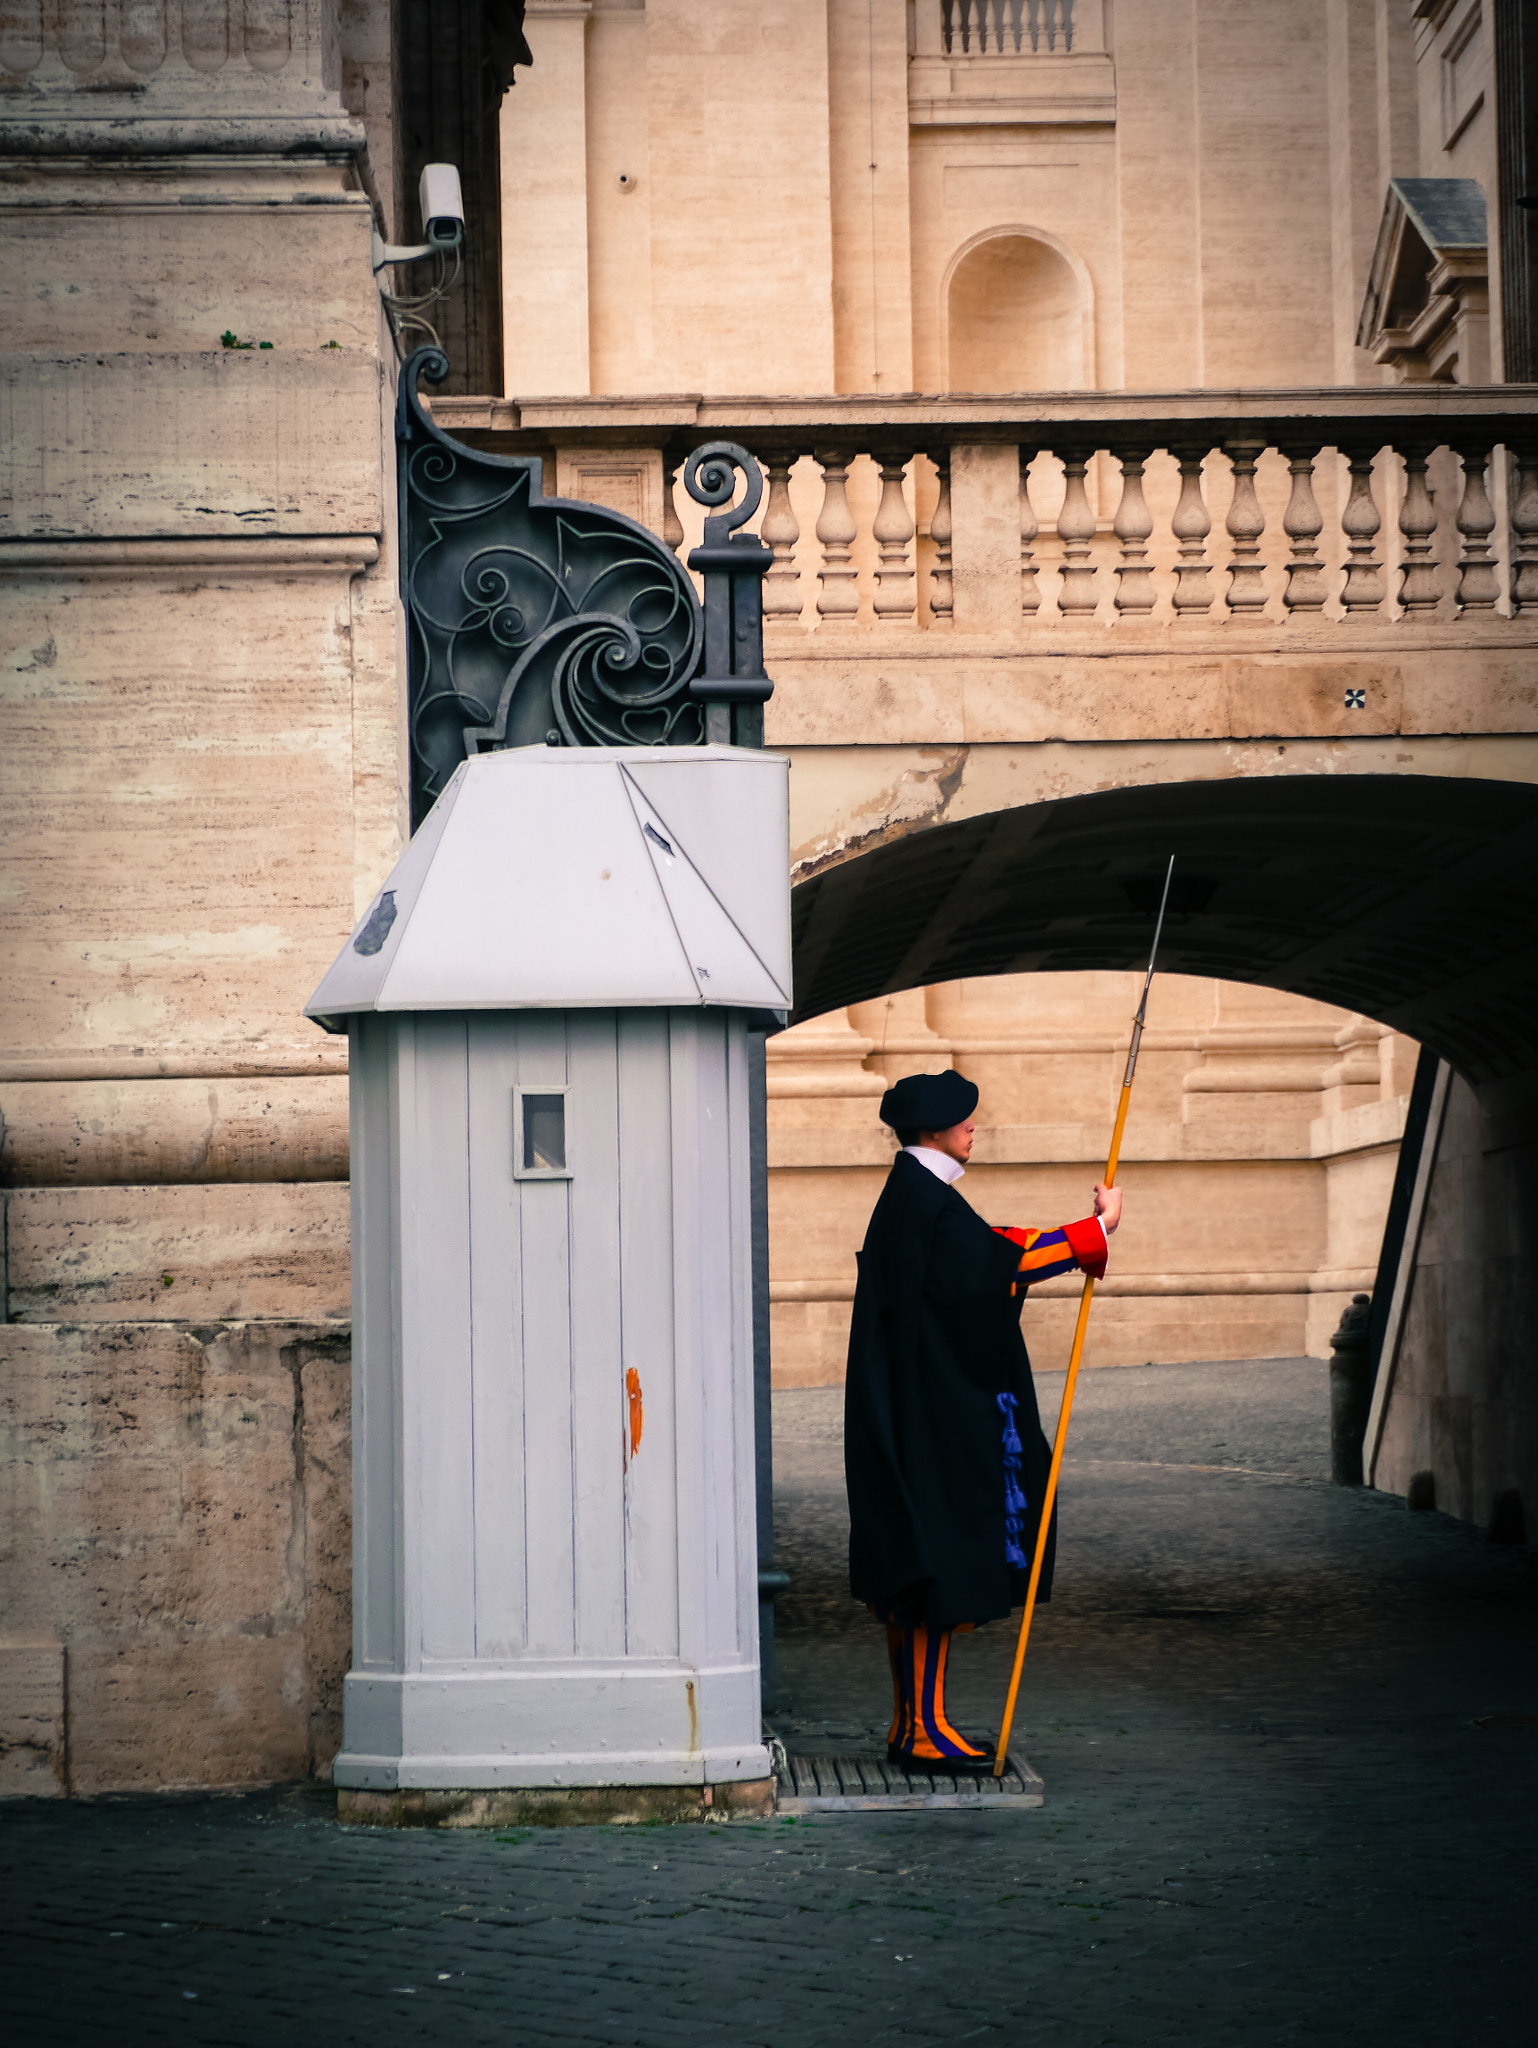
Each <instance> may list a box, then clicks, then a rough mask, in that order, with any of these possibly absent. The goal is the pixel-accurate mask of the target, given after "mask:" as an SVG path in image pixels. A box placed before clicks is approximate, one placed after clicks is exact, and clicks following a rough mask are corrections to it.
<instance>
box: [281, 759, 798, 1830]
mask: <svg viewBox="0 0 1538 2048" xmlns="http://www.w3.org/2000/svg"><path fill="white" fill-rule="evenodd" d="M789 1004H790V891H789V829H788V766H787V763H786V761H785V760H784V758H783V757H781V756H776V755H771V754H762V753H757V752H750V751H747V750H743V749H738V748H731V747H666V748H664V747H657V748H636V749H618V748H584V749H576V748H571V749H564V748H562V749H555V748H544V747H538V748H521V749H517V750H512V751H507V752H503V753H496V754H489V755H483V756H478V757H476V758H473V759H471V760H469V761H467V762H465V763H464V764H463V766H461V767H460V769H459V770H458V771H457V773H456V774H455V776H454V778H453V780H452V781H451V782H450V784H449V785H448V787H447V789H446V790H445V791H444V793H443V795H442V796H441V797H440V798H439V800H438V803H437V804H436V806H435V807H434V809H433V811H432V813H431V814H430V816H429V817H428V818H427V819H426V821H425V822H424V824H423V825H422V827H421V829H420V831H419V832H418V833H417V835H416V837H415V839H413V840H412V842H411V844H410V846H409V847H408V848H407V849H406V851H405V853H404V854H403V855H402V856H401V859H400V860H399V862H398V863H397V864H396V867H395V870H394V872H393V873H392V874H391V876H390V879H389V881H388V882H387V883H386V885H385V887H384V888H383V889H382V890H381V891H380V893H379V895H378V896H377V897H376V898H375V900H374V902H373V904H372V905H371V906H370V908H369V911H368V913H367V915H366V916H365V917H364V918H363V920H362V921H361V923H360V924H359V926H358V928H357V930H356V932H355V933H354V934H353V937H352V938H351V939H350V940H349V942H348V944H347V945H346V946H345V947H344V948H343V950H342V952H341V953H340V954H339V955H338V957H337V960H336V961H335V963H334V964H333V966H332V967H331V970H330V972H329V973H328V974H327V975H326V978H325V979H324V981H323V982H322V983H321V985H320V987H319V988H318V989H317V990H316V992H315V995H314V996H313V998H312V999H311V1001H310V1002H309V1004H308V1005H307V1006H306V1015H308V1016H310V1017H313V1018H315V1019H317V1020H318V1021H319V1022H321V1023H323V1024H324V1025H325V1026H326V1027H327V1028H328V1029H331V1030H341V1029H343V1028H345V1029H346V1030H347V1032H348V1035H349V1039H350V1050H351V1079H350V1097H351V1123H352V1244H353V1333H354V1334H353V1341H354V1366H353V1443H354V1450H353V1471H354V1536H353V1601H354V1617H355V1618H354V1628H353V1666H352V1669H351V1671H350V1672H349V1673H348V1676H347V1683H346V1694H345V1733H344V1737H343V1747H342V1751H341V1754H340V1755H339V1756H338V1757H337V1760H336V1766H335V1779H336V1782H337V1784H338V1785H340V1786H344V1787H351V1788H356V1789H375V1790H385V1791H388V1790H396V1789H407V1788H417V1787H420V1788H466V1789H475V1788H495V1787H498V1786H519V1785H531V1786H538V1785H682V1784H715V1783H724V1782H731V1781H734V1780H743V1779H762V1778H766V1777H768V1775H769V1772H770V1763H769V1757H768V1754H767V1751H766V1750H765V1748H764V1746H763V1740H762V1730H761V1723H760V1705H759V1673H758V1581H757V1556H756V1545H755V1538H754V1469H753V1361H752V1324H751V1270H750V1252H749V1201H750V1189H749V1178H748V1093H747V1089H748V1069H747V1056H746V1036H747V1031H748V1028H749V1014H750V1012H752V1011H755V1010H756V1011H764V1010H778V1011H783V1010H785V1009H786V1008H788V1007H789Z"/></svg>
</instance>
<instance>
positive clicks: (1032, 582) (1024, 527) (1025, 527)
mask: <svg viewBox="0 0 1538 2048" xmlns="http://www.w3.org/2000/svg"><path fill="white" fill-rule="evenodd" d="M1031 452H1032V451H1031V450H1030V449H1028V448H1022V449H1021V450H1020V609H1021V611H1022V612H1023V613H1024V615H1025V616H1026V618H1028V619H1034V618H1035V616H1036V614H1037V612H1039V611H1040V610H1041V591H1040V589H1039V588H1038V586H1037V583H1036V573H1037V572H1036V550H1035V547H1034V545H1033V543H1034V542H1035V539H1036V536H1037V534H1038V533H1039V532H1040V531H1041V528H1040V527H1039V526H1038V525H1037V523H1036V508H1035V506H1034V505H1033V504H1032V503H1031V480H1030V476H1029V475H1028V471H1029V469H1030V463H1031Z"/></svg>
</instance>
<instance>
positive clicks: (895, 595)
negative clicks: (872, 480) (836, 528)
mask: <svg viewBox="0 0 1538 2048" xmlns="http://www.w3.org/2000/svg"><path fill="white" fill-rule="evenodd" d="M910 459H911V458H909V457H908V456H904V455H900V456H898V457H897V458H896V459H895V460H893V461H891V462H883V463H882V464H881V503H880V504H879V505H878V506H877V507H876V518H875V523H874V525H873V526H872V527H871V534H872V536H873V537H874V539H875V542H876V545H877V547H878V548H879V549H880V550H881V560H880V563H879V564H878V566H877V569H876V595H875V598H874V600H873V602H874V604H875V608H876V617H877V618H878V619H879V620H883V621H884V622H885V623H886V624H888V625H902V626H908V625H911V624H912V623H913V614H914V609H915V607H916V606H917V604H918V578H917V576H916V575H915V574H914V571H913V567H912V564H911V563H910V562H909V559H908V543H909V541H911V540H912V538H913V535H914V525H913V514H912V513H911V512H910V511H909V510H908V500H907V498H906V497H905V496H904V495H903V473H904V471H905V470H906V468H907V466H908V462H909V460H910Z"/></svg>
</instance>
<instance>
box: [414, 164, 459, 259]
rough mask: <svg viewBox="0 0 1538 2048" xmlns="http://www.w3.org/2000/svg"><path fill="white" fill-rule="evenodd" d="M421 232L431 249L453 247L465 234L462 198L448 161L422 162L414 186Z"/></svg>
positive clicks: (457, 178)
mask: <svg viewBox="0 0 1538 2048" xmlns="http://www.w3.org/2000/svg"><path fill="white" fill-rule="evenodd" d="M418 196H419V198H420V201H421V207H422V232H423V234H425V235H426V237H427V241H428V246H429V247H430V248H433V249H457V248H458V247H459V245H460V243H461V242H462V241H463V240H464V237H465V200H464V194H463V193H462V192H461V191H460V189H459V173H458V171H457V170H456V169H455V168H454V166H453V165H452V164H424V165H423V166H422V182H421V185H420V186H419V188H418Z"/></svg>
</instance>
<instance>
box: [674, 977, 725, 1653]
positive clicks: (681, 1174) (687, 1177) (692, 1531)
mask: <svg viewBox="0 0 1538 2048" xmlns="http://www.w3.org/2000/svg"><path fill="white" fill-rule="evenodd" d="M704 1022H705V1020H704V1018H703V1017H702V1014H701V1013H700V1012H699V1011H697V1010H670V1011H669V1012H668V1068H669V1091H670V1096H671V1102H670V1108H671V1115H672V1126H673V1272H672V1285H673V1332H674V1341H673V1397H674V1401H675V1403H676V1420H675V1435H676V1442H677V1466H676V1472H677V1479H676V1485H677V1493H678V1651H679V1655H680V1656H681V1657H683V1658H684V1659H685V1660H686V1661H687V1662H688V1663H691V1664H703V1663H704V1662H706V1660H707V1657H708V1649H709V1641H708V1627H707V1610H708V1604H709V1603H708V1593H707V1587H708V1583H709V1580H710V1578H711V1577H712V1576H713V1571H712V1566H711V1561H710V1556H709V1552H710V1549H711V1546H712V1543H713V1540H714V1534H715V1532H714V1531H713V1529H712V1528H711V1526H710V1515H709V1503H708V1481H707V1476H706V1469H705V1467H706V1460H707V1458H708V1456H709V1450H708V1446H707V1437H706V1429H705V1398H706V1382H705V1370H706V1347H707V1341H708V1333H709V1328H710V1325H709V1322H708V1320H707V1316H708V1301H707V1298H706V1292H707V1286H708V1283H707V1281H706V1278H705V1275H704V1272H703V1270H702V1269H703V1265H704V1261H705V1257H706V1252H707V1242H708V1241H707V1237H706V1233H705V1228H704V1225H705V1216H706V1210H705V1196H706V1177H705V1176H704V1175H703V1174H702V1171H701V1164H702V1161H701V1154H702V1151H703V1147H704V1144H705V1142H706V1132H705V1130H704V1129H703V1128H702V1125H703V1118H702V1115H701V1100H700V1094H701V1090H700V1060H701V1045H700V1039H701V1033H702V1027H703V1025H704Z"/></svg>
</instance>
